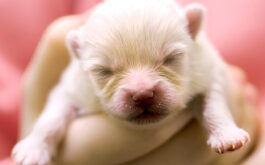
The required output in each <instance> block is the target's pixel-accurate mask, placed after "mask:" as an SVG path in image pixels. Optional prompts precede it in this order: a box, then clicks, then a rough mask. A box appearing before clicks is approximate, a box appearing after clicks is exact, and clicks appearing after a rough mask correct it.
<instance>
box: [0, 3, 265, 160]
mask: <svg viewBox="0 0 265 165" xmlns="http://www.w3.org/2000/svg"><path fill="white" fill-rule="evenodd" d="M100 1H101V0H0V165H7V164H10V161H9V158H8V157H9V155H10V151H11V148H12V146H13V145H14V144H15V142H16V139H17V133H18V119H19V110H20V107H21V99H22V98H21V77H22V75H23V72H24V70H25V68H26V67H27V65H28V63H29V61H30V59H31V57H32V55H33V53H34V50H35V48H36V45H37V43H38V41H39V40H40V37H41V35H42V34H43V32H44V30H45V28H46V27H47V26H48V25H49V24H50V23H51V22H52V21H53V20H54V19H56V18H58V17H61V16H64V15H68V14H77V13H81V12H84V11H86V10H87V9H89V8H91V6H93V5H95V4H97V3H98V2H100ZM180 2H181V3H182V4H184V5H186V4H189V3H191V2H199V3H202V4H203V5H205V6H206V8H207V15H206V24H205V29H206V31H207V33H208V36H209V38H210V39H211V40H212V41H213V42H214V44H215V46H216V47H217V48H218V49H219V51H220V53H221V54H222V56H223V57H224V58H225V59H226V60H227V61H228V62H229V63H231V64H235V65H237V66H240V67H241V68H242V69H243V70H244V71H245V72H246V74H247V77H248V79H249V81H251V82H252V83H253V84H254V85H255V86H256V87H257V89H258V91H259V93H260V99H259V106H260V108H261V109H262V110H264V111H265V74H264V71H265V21H264V17H265V1H263V0H251V1H250V0H249V1H242V0H233V1H231V0H215V1H213V0H180ZM1 160H2V161H1Z"/></svg>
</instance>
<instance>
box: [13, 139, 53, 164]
mask: <svg viewBox="0 0 265 165" xmlns="http://www.w3.org/2000/svg"><path fill="white" fill-rule="evenodd" d="M51 153H52V152H51V149H50V148H49V146H48V145H47V144H45V143H41V142H38V141H36V140H34V139H32V138H27V139H24V140H22V141H20V142H19V143H18V144H17V145H16V146H15V147H14V149H13V151H12V157H13V159H14V161H15V163H16V164H19V165H49V164H51V155H52V154H51Z"/></svg>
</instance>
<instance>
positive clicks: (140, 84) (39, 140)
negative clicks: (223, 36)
mask: <svg viewBox="0 0 265 165" xmlns="http://www.w3.org/2000/svg"><path fill="white" fill-rule="evenodd" d="M114 6H115V7H114ZM202 14H203V11H202V9H201V7H199V6H196V5H195V6H190V7H187V8H186V9H184V10H182V9H180V8H179V7H178V5H177V4H175V2H173V1H170V0H168V1H162V0H161V1H160V0H158V1H150V0H146V1H140V0H136V1H132V0H127V1H120V0H112V1H107V2H105V3H104V4H102V5H99V6H98V7H97V8H96V9H95V10H94V12H93V13H92V14H91V16H90V18H89V20H88V21H87V23H86V24H85V25H84V26H82V27H81V28H79V29H78V30H76V31H72V32H70V33H69V35H68V37H67V43H68V47H69V49H70V52H71V54H72V60H71V64H70V65H69V66H68V68H67V69H66V71H65V72H64V74H63V76H62V78H61V81H60V82H59V84H58V85H57V86H56V87H55V88H54V89H53V91H52V92H51V94H50V97H49V99H48V102H47V104H46V106H45V108H44V112H43V114H42V115H41V117H40V119H39V120H38V122H37V123H36V125H35V127H34V129H33V131H32V133H31V134H30V135H29V136H28V137H27V138H26V139H24V140H23V141H21V142H20V143H19V144H18V145H17V146H16V147H15V149H14V154H15V155H16V157H15V160H16V161H17V162H18V163H21V164H34V163H35V164H45V163H48V162H50V161H51V157H52V156H54V155H55V150H56V145H57V144H58V143H59V142H60V140H61V139H62V137H63V134H64V132H65V130H66V128H67V125H68V124H69V123H70V122H71V121H72V119H73V118H74V117H75V116H77V115H82V114H91V113H96V112H101V111H104V112H106V113H108V114H109V115H111V116H114V117H115V118H117V119H118V120H121V121H126V122H127V123H130V124H131V125H134V126H136V128H137V129H139V128H140V127H145V126H149V125H153V126H157V125H159V124H161V123H163V122H162V121H167V119H168V120H169V119H172V118H173V117H174V116H175V115H177V114H178V113H179V112H181V111H182V110H183V109H184V108H185V105H187V104H188V102H189V101H190V100H191V98H193V97H195V96H196V95H198V94H204V95H205V98H206V100H205V108H204V111H203V112H196V113H194V114H196V115H194V114H192V113H190V115H194V116H197V117H199V118H200V119H201V121H202V123H203V124H204V126H205V128H206V130H207V133H208V134H209V140H208V143H209V145H211V147H212V149H213V150H215V151H217V152H219V153H223V152H226V151H232V150H235V149H237V148H240V147H241V146H242V145H243V144H244V143H246V142H247V140H248V134H247V133H246V132H245V131H243V130H241V129H239V128H237V127H236V125H235V123H234V121H233V119H232V116H231V114H230V111H229V109H228V106H227V101H226V92H227V91H226V90H227V87H226V84H227V75H226V67H227V66H226V64H225V63H224V62H223V61H222V59H221V58H220V57H219V55H218V53H217V52H216V51H215V49H214V48H213V47H212V46H211V45H210V44H209V42H208V41H207V39H206V38H205V36H204V35H203V34H201V33H200V24H201V21H202ZM128 129H131V128H128Z"/></svg>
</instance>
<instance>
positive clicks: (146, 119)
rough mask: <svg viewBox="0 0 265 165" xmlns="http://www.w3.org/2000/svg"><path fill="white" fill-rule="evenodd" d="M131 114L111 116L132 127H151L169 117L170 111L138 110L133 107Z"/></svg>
mask: <svg viewBox="0 0 265 165" xmlns="http://www.w3.org/2000/svg"><path fill="white" fill-rule="evenodd" d="M133 111H134V112H133V113H130V114H123V115H121V114H119V115H118V114H116V115H115V114H113V115H114V116H115V117H116V118H118V119H119V120H122V121H125V122H127V123H130V124H134V125H151V124H158V123H160V122H161V121H163V119H165V118H166V117H167V116H169V114H170V111H169V110H168V109H167V108H163V109H153V108H150V109H148V108H139V107H135V109H133Z"/></svg>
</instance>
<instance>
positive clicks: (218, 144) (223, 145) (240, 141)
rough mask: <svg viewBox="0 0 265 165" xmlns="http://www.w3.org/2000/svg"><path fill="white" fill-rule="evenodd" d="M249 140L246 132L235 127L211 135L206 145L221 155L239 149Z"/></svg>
mask: <svg viewBox="0 0 265 165" xmlns="http://www.w3.org/2000/svg"><path fill="white" fill-rule="evenodd" d="M249 140H250V138H249V135H248V133H247V132H246V131H244V130H242V129H240V128H236V127H235V128H229V129H227V130H224V131H218V132H215V133H213V134H212V135H210V137H209V139H208V141H207V143H208V144H209V145H210V146H211V148H212V149H213V150H214V151H216V152H217V153H220V154H222V153H225V152H228V151H235V150H237V149H239V148H241V147H242V146H243V145H245V144H246V143H247V142H248V141H249Z"/></svg>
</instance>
